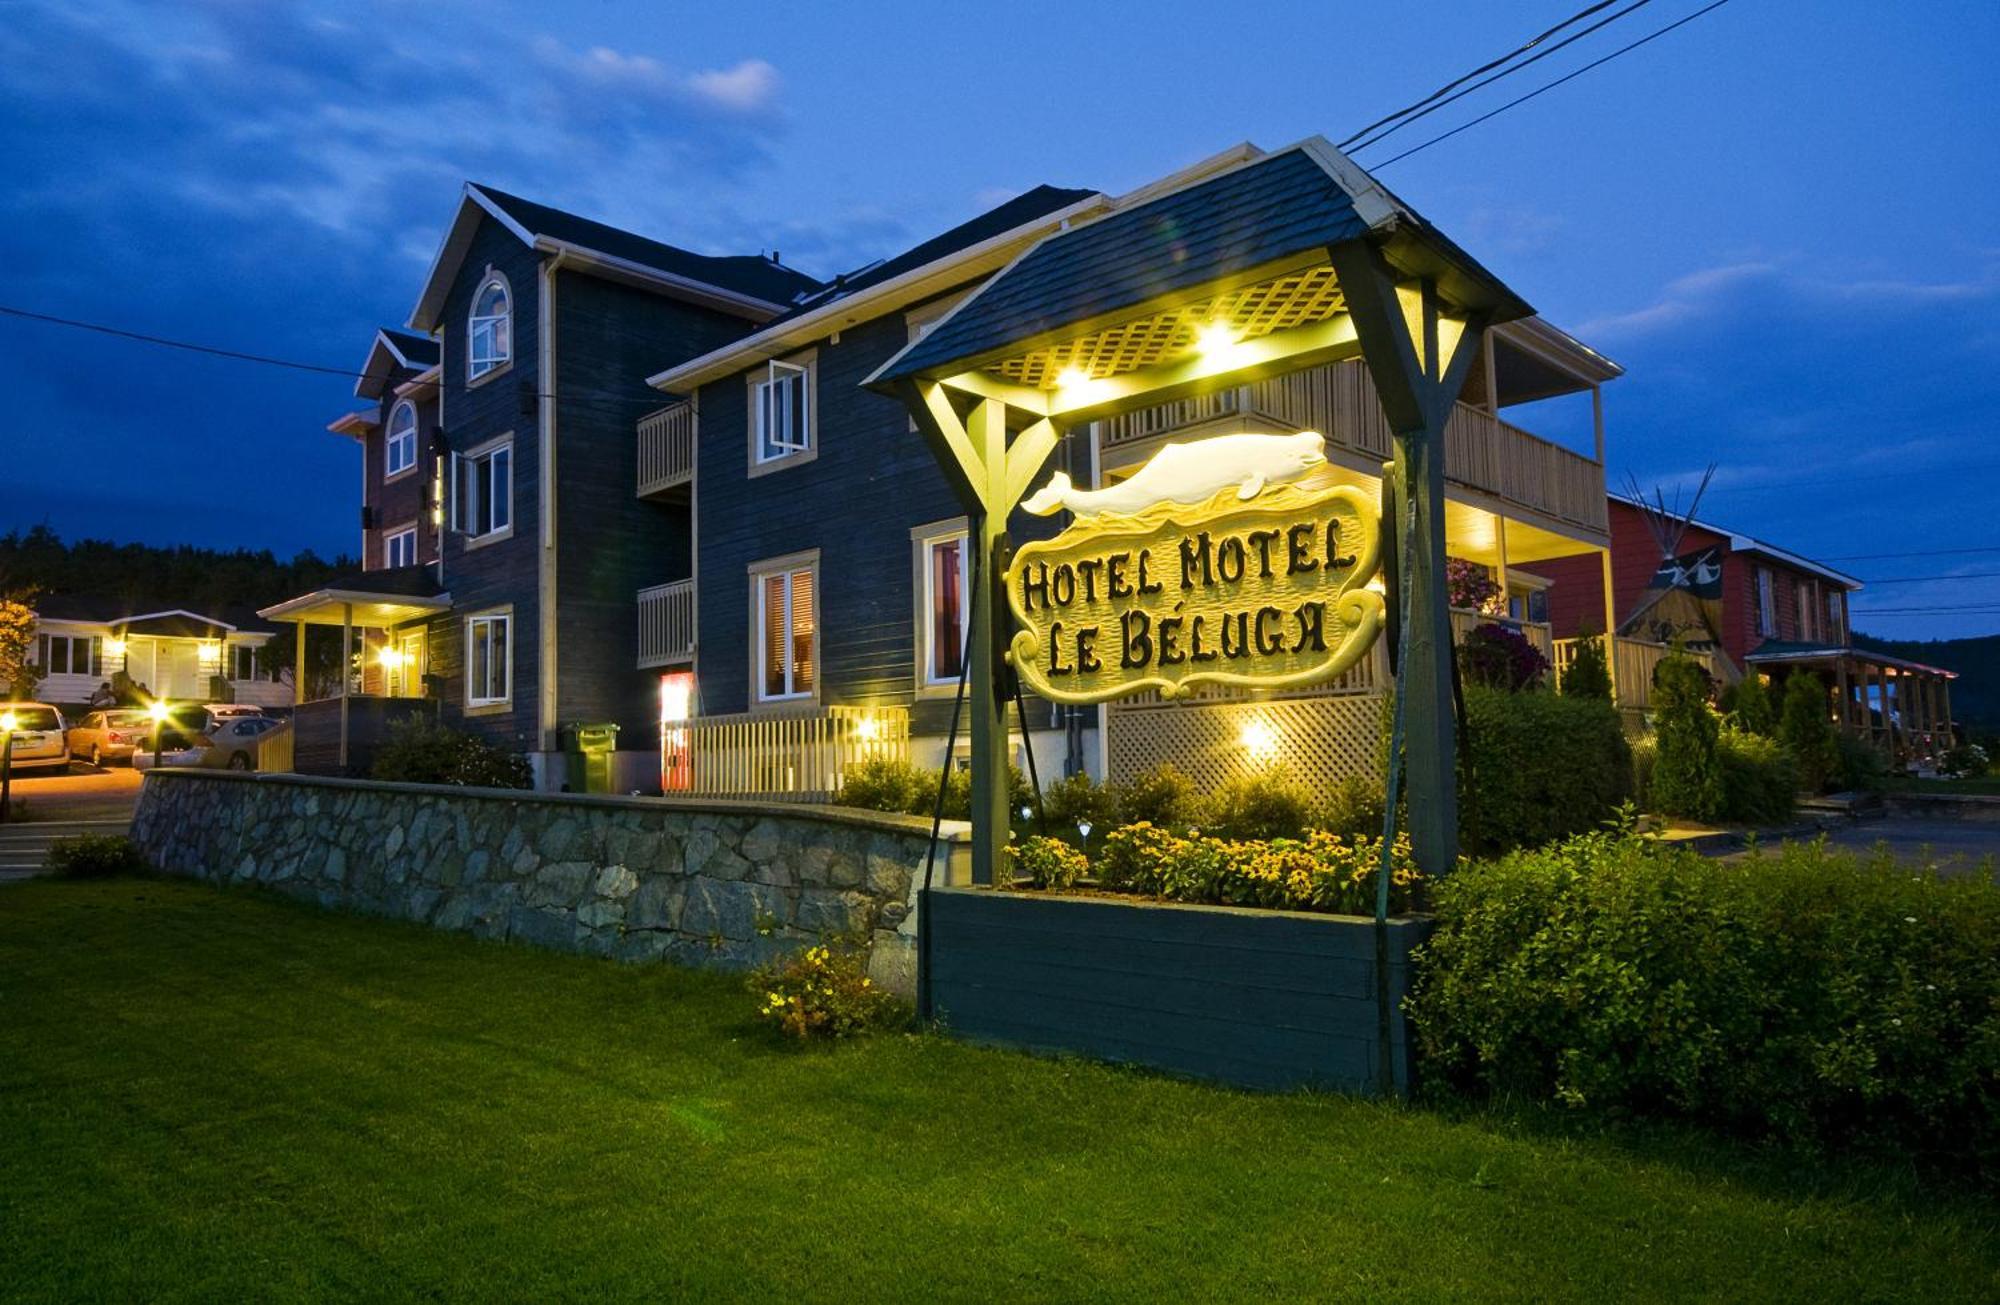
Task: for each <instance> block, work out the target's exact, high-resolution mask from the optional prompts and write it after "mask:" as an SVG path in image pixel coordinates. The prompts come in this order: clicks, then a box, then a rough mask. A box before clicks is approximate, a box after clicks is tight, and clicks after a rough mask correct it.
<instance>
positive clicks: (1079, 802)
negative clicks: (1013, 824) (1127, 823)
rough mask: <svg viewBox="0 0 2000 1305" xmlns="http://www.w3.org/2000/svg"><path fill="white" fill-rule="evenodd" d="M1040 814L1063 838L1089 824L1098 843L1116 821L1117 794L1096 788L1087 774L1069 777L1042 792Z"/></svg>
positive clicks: (1102, 788)
mask: <svg viewBox="0 0 2000 1305" xmlns="http://www.w3.org/2000/svg"><path fill="white" fill-rule="evenodd" d="M1042 811H1043V813H1044V814H1045V815H1046V816H1047V817H1048V821H1049V827H1050V828H1051V829H1055V830H1058V831H1061V832H1062V833H1063V834H1064V836H1065V837H1067V836H1068V831H1069V830H1072V829H1076V828H1078V827H1079V826H1081V825H1089V826H1090V827H1091V832H1092V833H1093V834H1095V835H1096V836H1097V839H1098V841H1100V842H1101V841H1103V838H1104V835H1105V833H1106V832H1108V831H1109V830H1110V828H1111V826H1112V825H1113V824H1114V823H1115V822H1116V821H1117V819H1118V794H1117V792H1116V791H1115V790H1113V789H1111V788H1108V787H1103V786H1100V785H1098V784H1097V783H1096V782H1095V781H1093V780H1092V779H1091V778H1090V776H1088V775H1085V774H1076V775H1071V776H1070V777H1069V778H1068V779H1059V780H1057V781H1056V782H1055V783H1053V784H1051V785H1049V786H1048V787H1047V788H1046V789H1044V790H1042ZM1079 837H1081V835H1079Z"/></svg>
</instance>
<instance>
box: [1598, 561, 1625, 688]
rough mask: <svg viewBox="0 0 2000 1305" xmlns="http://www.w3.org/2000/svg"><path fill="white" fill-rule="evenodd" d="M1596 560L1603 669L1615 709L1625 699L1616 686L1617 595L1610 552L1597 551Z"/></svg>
mask: <svg viewBox="0 0 2000 1305" xmlns="http://www.w3.org/2000/svg"><path fill="white" fill-rule="evenodd" d="M1597 558H1598V561H1599V562H1600V563H1601V564H1602V570H1603V573H1604V667H1605V669H1606V670H1607V671H1609V672H1610V673H1611V704H1612V706H1614V707H1615V706H1617V705H1618V704H1619V703H1620V702H1622V701H1623V700H1624V697H1625V695H1624V693H1623V691H1622V690H1621V689H1620V688H1619V686H1618V593H1617V589H1616V587H1615V585H1614V584H1613V583H1612V572H1611V550H1610V549H1609V548H1602V549H1599V550H1598V553H1597Z"/></svg>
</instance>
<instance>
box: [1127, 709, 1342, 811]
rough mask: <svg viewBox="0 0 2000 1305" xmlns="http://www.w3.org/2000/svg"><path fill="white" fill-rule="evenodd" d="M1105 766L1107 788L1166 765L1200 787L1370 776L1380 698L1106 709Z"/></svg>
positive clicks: (1313, 783)
mask: <svg viewBox="0 0 2000 1305" xmlns="http://www.w3.org/2000/svg"><path fill="white" fill-rule="evenodd" d="M1106 717H1107V719H1106V722H1105V725H1106V735H1107V738H1106V740H1105V744H1106V748H1105V768H1106V770H1107V771H1108V772H1109V774H1110V778H1111V780H1112V781H1113V782H1114V783H1124V782H1127V781H1129V780H1131V779H1132V778H1133V777H1134V776H1135V775H1138V774H1141V773H1142V772H1144V771H1147V770H1151V769H1152V768H1153V767H1155V766H1159V765H1171V766H1172V767H1173V768H1174V769H1176V770H1178V771H1180V772H1181V773H1182V774H1184V775H1186V776H1187V777H1188V778H1190V779H1192V780H1193V781H1194V782H1195V784H1196V785H1197V786H1199V787H1200V788H1202V789H1204V790H1208V789H1213V788H1214V787H1215V786H1217V785H1218V784H1221V783H1222V782H1223V781H1224V780H1227V779H1231V778H1235V777H1237V776H1242V775H1248V774H1252V773H1255V772H1257V771H1260V770H1266V769H1271V768H1276V769H1279V770H1281V771H1282V772H1283V773H1285V774H1286V775H1288V776H1289V777H1290V778H1291V779H1293V780H1294V781H1295V782H1297V783H1298V784H1299V785H1301V786H1302V787H1305V788H1308V789H1320V788H1324V787H1326V786H1328V785H1330V784H1332V783H1334V782H1335V781H1337V780H1342V779H1346V778H1348V777H1350V776H1354V775H1373V774H1374V773H1376V770H1377V768H1378V766H1379V765H1380V762H1379V761H1378V748H1379V743H1380V739H1381V731H1382V724H1381V721H1382V695H1381V694H1380V693H1355V694H1340V695H1330V696H1324V697H1312V698H1280V699H1275V700H1273V701H1269V702H1198V703H1186V704H1174V705H1168V704H1164V703H1161V704H1154V703H1147V704H1145V705H1143V706H1129V707H1128V706H1115V707H1113V708H1111V709H1110V710H1109V711H1107V712H1106Z"/></svg>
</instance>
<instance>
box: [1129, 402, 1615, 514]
mask: <svg viewBox="0 0 2000 1305" xmlns="http://www.w3.org/2000/svg"><path fill="white" fill-rule="evenodd" d="M1230 418H1233V419H1238V420H1243V421H1261V422H1263V423H1266V424H1269V425H1272V426H1276V427H1278V428H1280V429H1291V430H1316V431H1318V432H1319V433H1320V434H1322V435H1324V436H1326V442H1327V455H1328V457H1329V458H1330V459H1332V460H1334V461H1342V459H1341V456H1340V455H1341V453H1342V452H1343V451H1345V452H1346V453H1347V454H1348V457H1347V458H1346V459H1345V461H1346V462H1348V463H1349V464H1351V465H1353V466H1354V467H1355V468H1356V469H1363V468H1375V467H1379V465H1380V464H1381V463H1382V462H1384V461H1386V460H1387V459H1388V458H1389V456H1390V450H1391V432H1390V430H1389V423H1388V421H1387V419H1386V418H1384V417H1383V415H1382V405H1381V404H1380V403H1379V402H1378V401H1377V400H1376V397H1375V391H1374V388H1373V386H1372V385H1371V384H1370V383H1369V380H1368V372H1367V369H1366V368H1364V367H1363V366H1362V365H1361V364H1360V363H1358V362H1345V363H1328V364H1326V365H1324V366H1320V367H1309V368H1306V369H1304V370H1303V371H1297V372H1290V373H1287V374H1285V375H1282V376H1273V377H1270V378H1268V379H1265V380H1261V381H1256V382H1254V383H1252V384H1250V385H1245V386H1241V387H1239V388H1237V389H1232V390H1224V391H1222V392H1220V393H1217V394H1210V395H1203V396H1201V397H1199V398H1193V399H1182V400H1180V401H1178V402H1175V403H1168V404H1162V405H1160V406H1159V407H1157V408H1146V409H1142V410H1140V411H1138V412H1132V413H1127V414H1125V415H1123V416H1120V417H1114V418H1112V419H1110V420H1108V421H1105V422H1103V423H1102V424H1101V426H1100V437H1101V440H1102V448H1103V450H1104V452H1105V453H1106V454H1111V453H1113V452H1115V451H1116V450H1117V449H1119V448H1120V447H1122V446H1126V445H1130V444H1133V443H1136V442H1138V441H1140V440H1146V439H1151V438H1153V437H1155V436H1158V435H1164V434H1167V433H1168V432H1171V431H1177V430H1182V429H1185V428H1188V427H1194V426H1200V425H1203V424H1205V423H1208V422H1215V421H1222V420H1224V419H1230ZM1444 466H1445V476H1446V478H1447V479H1448V480H1449V481H1451V482H1452V483H1453V484H1455V485H1458V486H1463V487H1464V488H1467V489H1471V490H1475V491H1478V492H1479V493H1481V494H1486V495H1491V496H1492V497H1494V498H1497V499H1499V500H1501V501H1502V503H1504V504H1506V505H1508V506H1511V507H1514V508H1517V509H1521V510H1524V511H1526V512H1529V513H1532V514H1535V515H1537V516H1539V517H1541V518H1543V519H1545V520H1546V521H1547V522H1549V523H1550V524H1554V525H1562V526H1569V527H1575V528H1578V529H1581V530H1583V531H1586V532H1588V533H1590V534H1594V535H1600V536H1601V535H1604V534H1605V533H1606V532H1607V531H1608V530H1609V528H1610V527H1609V523H1608V518H1607V515H1606V511H1607V510H1606V506H1605V498H1604V468H1603V466H1602V465H1601V464H1599V463H1598V462H1596V461H1594V460H1593V459H1590V458H1586V457H1584V456H1583V455H1581V454H1578V453H1572V452H1570V451H1569V450H1568V449H1566V448H1563V447H1562V446H1561V445H1559V444H1552V443H1550V442H1549V441H1548V440H1545V439H1542V438H1541V437H1540V436H1538V435H1531V434H1529V433H1528V432H1527V431H1524V430H1522V429H1521V428H1520V427H1518V426H1512V425H1509V424H1508V423H1507V422H1504V421H1502V420H1500V419H1499V418H1498V417H1496V416H1494V415H1493V414H1491V413H1489V412H1487V411H1485V410H1484V409H1482V408H1475V407H1473V406H1471V405H1470V404H1466V403H1460V404H1459V405H1458V407H1457V409H1456V411H1454V412H1453V414H1452V417H1451V420H1450V421H1449V422H1448V423H1447V425H1446V427H1445V457H1444Z"/></svg>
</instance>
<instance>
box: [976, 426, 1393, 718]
mask: <svg viewBox="0 0 2000 1305" xmlns="http://www.w3.org/2000/svg"><path fill="white" fill-rule="evenodd" d="M1323 447H1324V441H1323V440H1322V439H1321V438H1320V436H1318V435H1316V434H1313V433H1311V432H1303V433H1301V434H1298V435H1286V436H1278V435H1224V436H1218V437H1215V438H1212V439H1207V440H1201V441H1197V442H1193V443H1189V444H1170V445H1168V446H1166V447H1165V448H1163V449H1161V450H1160V452H1159V454H1157V455H1156V456H1155V457H1154V458H1153V460H1152V461H1150V462H1149V463H1147V464H1146V466H1145V467H1144V468H1142V469H1141V470H1140V471H1139V472H1138V473H1137V474H1136V475H1134V476H1132V477H1131V478H1130V479H1129V480H1126V481H1122V482H1120V483H1118V484H1115V485H1112V486H1110V487H1108V488H1106V489H1102V490H1091V491H1079V490H1076V489H1074V488H1073V487H1072V486H1071V485H1070V483H1069V479H1068V477H1066V476H1063V475H1061V474H1058V475H1057V476H1056V477H1055V478H1054V480H1053V481H1052V482H1051V483H1050V484H1049V485H1048V486H1047V487H1046V488H1044V489H1043V490H1041V491H1040V492H1039V493H1037V494H1035V495H1034V496H1032V497H1031V498H1029V499H1028V500H1027V501H1026V503H1025V504H1024V505H1023V506H1024V507H1026V508H1027V509H1028V510H1029V511H1031V512H1040V513H1044V514H1046V513H1050V512H1054V511H1056V510H1058V509H1067V510H1069V511H1071V512H1073V513H1075V514H1076V517H1077V520H1076V522H1075V523H1074V524H1072V525H1071V526H1070V527H1069V528H1068V529H1066V530H1064V531H1063V532H1062V533H1061V534H1059V535H1057V536H1056V537H1055V538H1054V539H1050V540H1037V541H1034V542H1031V543H1028V544H1024V545H1022V547H1021V548H1020V550H1019V551H1018V552H1016V553H1015V555H1014V558H1013V562H1012V564H1011V565H1010V566H1009V568H1008V570H1007V575H1006V580H1007V595H1008V605H1009V607H1010V608H1011V609H1012V611H1013V614H1014V620H1015V623H1016V625H1017V626H1018V629H1017V630H1016V633H1015V634H1014V637H1013V640H1012V643H1011V644H1010V646H1009V656H1010V660H1011V661H1012V662H1013V664H1014V666H1015V667H1016V668H1017V669H1018V670H1019V671H1020V674H1021V677H1022V679H1023V681H1024V682H1025V683H1026V684H1027V685H1028V686H1029V687H1030V688H1032V689H1034V691H1035V692H1036V693H1038V694H1040V695H1041V696H1043V697H1044V698H1047V699H1050V700H1051V701H1056V702H1075V703H1081V702H1102V701H1104V700H1106V699H1109V698H1115V697H1119V696H1122V695H1125V694H1131V693H1139V692H1144V691H1146V690H1153V689H1157V690H1159V691H1160V692H1161V694H1162V695H1164V696H1166V697H1174V696H1176V695H1177V694H1179V693H1180V692H1182V691H1183V690H1184V689H1185V688H1186V687H1188V686H1190V685H1193V684H1199V683H1203V682H1208V683H1217V684H1234V685H1244V686H1253V687H1264V688H1285V687H1293V686H1297V685H1304V684H1313V683H1318V682H1321V681H1324V680H1329V679H1332V678H1333V677H1335V676H1337V675H1339V674H1340V673H1341V672H1342V671H1344V670H1346V669H1347V668H1348V667H1350V666H1352V665H1353V664H1354V663H1355V662H1356V661H1357V660H1359V659H1360V657H1361V656H1362V655H1363V654H1364V653H1366V652H1367V650H1368V648H1369V646H1370V645H1371V644H1372V643H1373V642H1374V640H1375V637H1376V635H1377V633H1378V632H1379V631H1380V629H1381V624H1382V608H1383V601H1382V596H1381V595H1380V594H1378V593H1375V592H1374V591H1373V590H1370V589H1368V588H1367V587H1366V586H1367V584H1368V582H1369V580H1371V579H1372V578H1373V577H1374V575H1375V572H1376V568H1377V565H1378V561H1379V559H1378V551H1379V547H1380V540H1379V537H1378V526H1377V521H1378V519H1377V516H1376V512H1375V508H1374V505H1373V504H1372V502H1371V501H1370V500H1369V498H1368V496H1367V495H1366V494H1364V493H1363V492H1362V491H1361V490H1359V489H1356V488H1354V487H1353V486H1349V485H1330V486H1326V487H1324V488H1320V489H1305V488H1302V487H1300V486H1298V485H1296V484H1293V483H1291V482H1293V481H1295V480H1297V479H1299V478H1300V477H1302V476H1304V475H1306V474H1308V473H1309V472H1311V471H1312V470H1313V469H1314V468H1315V467H1317V466H1319V465H1320V464H1322V463H1323V462H1324V461H1325V457H1324V454H1323V453H1322V452H1321V449H1322V448H1323Z"/></svg>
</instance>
